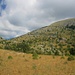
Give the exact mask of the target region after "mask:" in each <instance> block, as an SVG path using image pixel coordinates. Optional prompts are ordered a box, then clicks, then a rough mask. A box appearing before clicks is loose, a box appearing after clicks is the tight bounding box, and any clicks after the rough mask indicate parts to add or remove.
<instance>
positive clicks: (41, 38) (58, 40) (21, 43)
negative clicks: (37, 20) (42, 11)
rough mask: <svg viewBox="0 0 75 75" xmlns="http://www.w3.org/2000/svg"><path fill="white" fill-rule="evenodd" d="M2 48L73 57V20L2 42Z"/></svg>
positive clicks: (74, 42) (74, 27) (74, 48)
mask: <svg viewBox="0 0 75 75" xmlns="http://www.w3.org/2000/svg"><path fill="white" fill-rule="evenodd" d="M3 48H5V49H11V50H16V51H23V52H30V53H32V52H34V51H36V52H37V53H38V54H53V55H69V54H73V55H74V54H75V19H74V18H73V19H67V20H62V21H58V22H55V23H53V24H51V25H49V26H46V27H42V28H40V29H37V30H34V31H32V32H30V33H28V34H25V35H23V36H20V37H17V38H14V39H11V40H8V41H4V43H3ZM22 48H23V49H22ZM25 50H26V51H25ZM27 50H28V51H27Z"/></svg>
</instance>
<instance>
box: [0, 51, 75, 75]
mask: <svg viewBox="0 0 75 75" xmlns="http://www.w3.org/2000/svg"><path fill="white" fill-rule="evenodd" d="M8 57H11V58H10V59H9V58H8ZM40 57H41V58H39V59H38V60H34V59H32V55H31V54H24V53H18V52H14V51H7V50H6V51H5V50H0V75H75V60H74V61H67V57H65V58H64V59H61V56H56V57H55V58H53V56H48V55H40Z"/></svg>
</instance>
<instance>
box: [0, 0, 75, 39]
mask: <svg viewBox="0 0 75 75" xmlns="http://www.w3.org/2000/svg"><path fill="white" fill-rule="evenodd" d="M74 17H75V0H0V36H2V37H3V38H13V37H17V36H20V35H23V34H26V33H28V32H30V31H32V30H35V29H37V28H40V27H43V26H46V25H50V24H51V23H53V22H55V21H58V20H62V19H66V18H74Z"/></svg>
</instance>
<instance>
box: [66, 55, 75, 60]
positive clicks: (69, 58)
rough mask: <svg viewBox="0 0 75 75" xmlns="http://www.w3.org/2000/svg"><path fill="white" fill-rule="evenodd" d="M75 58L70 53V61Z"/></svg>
mask: <svg viewBox="0 0 75 75" xmlns="http://www.w3.org/2000/svg"><path fill="white" fill-rule="evenodd" d="M74 59H75V58H74V57H73V56H72V55H70V56H69V57H68V58H67V60H68V61H72V60H74Z"/></svg>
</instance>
